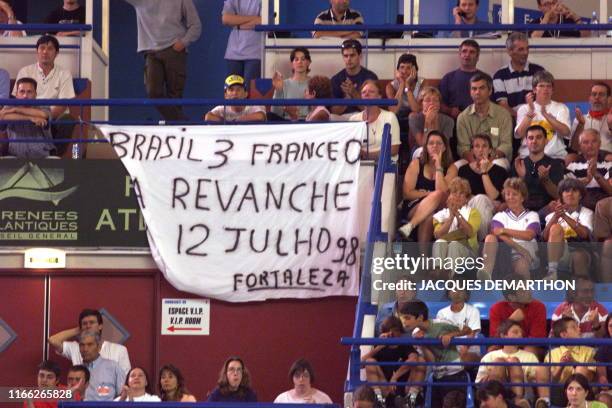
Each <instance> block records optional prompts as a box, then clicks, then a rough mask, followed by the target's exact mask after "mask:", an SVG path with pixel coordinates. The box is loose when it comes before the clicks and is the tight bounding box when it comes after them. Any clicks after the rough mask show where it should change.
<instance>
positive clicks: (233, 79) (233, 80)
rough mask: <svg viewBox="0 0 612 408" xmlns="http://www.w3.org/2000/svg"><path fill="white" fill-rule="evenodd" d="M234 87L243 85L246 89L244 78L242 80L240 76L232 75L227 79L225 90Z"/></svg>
mask: <svg viewBox="0 0 612 408" xmlns="http://www.w3.org/2000/svg"><path fill="white" fill-rule="evenodd" d="M232 85H241V86H243V87H244V78H242V77H241V76H240V75H230V76H228V77H227V78H225V89H227V88H229V87H230V86H232Z"/></svg>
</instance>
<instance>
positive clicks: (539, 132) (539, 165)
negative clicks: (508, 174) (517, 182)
mask: <svg viewBox="0 0 612 408" xmlns="http://www.w3.org/2000/svg"><path fill="white" fill-rule="evenodd" d="M526 139H527V149H528V150H529V155H528V156H527V157H525V159H521V158H520V157H517V158H516V160H515V161H514V169H513V175H514V176H518V177H521V178H522V179H523V180H525V183H526V184H527V190H528V191H529V196H528V197H527V200H526V201H525V207H527V208H528V209H530V210H533V211H538V213H539V214H540V218H541V219H543V218H544V216H545V215H546V214H548V212H549V211H548V209H547V206H548V204H550V202H551V201H552V200H556V199H557V198H559V193H558V191H557V184H559V181H561V179H563V173H564V169H563V162H562V161H561V160H556V159H553V158H551V157H548V156H547V155H545V154H544V146H545V145H546V130H545V129H544V128H543V127H542V126H540V125H533V126H530V127H528V128H527V136H526Z"/></svg>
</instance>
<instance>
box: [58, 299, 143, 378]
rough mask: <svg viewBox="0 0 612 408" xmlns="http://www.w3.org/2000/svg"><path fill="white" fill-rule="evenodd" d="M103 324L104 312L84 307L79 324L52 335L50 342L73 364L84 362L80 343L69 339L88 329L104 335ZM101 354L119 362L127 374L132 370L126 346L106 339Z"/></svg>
mask: <svg viewBox="0 0 612 408" xmlns="http://www.w3.org/2000/svg"><path fill="white" fill-rule="evenodd" d="M102 326H103V320H102V314H101V313H100V312H99V311H97V310H95V309H83V311H82V312H81V314H80V315H79V326H78V327H74V328H71V329H67V330H63V331H61V332H59V333H56V334H54V335H52V336H51V337H49V343H50V344H51V345H52V346H53V347H54V348H55V350H56V352H57V353H58V354H61V355H62V356H64V357H66V358H68V359H70V360H71V361H72V364H73V365H77V364H83V359H82V357H81V352H80V350H79V343H78V342H77V341H69V340H70V339H72V338H75V337H77V336H79V335H80V334H81V333H82V332H86V331H88V332H90V331H94V332H97V333H99V334H100V335H102ZM100 355H101V356H102V357H103V358H105V359H107V360H113V361H115V362H117V364H118V365H119V367H120V368H121V370H123V371H124V373H125V374H127V372H128V371H130V368H131V365H130V357H129V355H128V351H127V348H126V347H125V346H123V345H121V344H117V343H113V342H110V341H106V340H104V341H103V342H102V346H101V349H100Z"/></svg>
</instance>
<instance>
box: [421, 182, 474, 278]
mask: <svg viewBox="0 0 612 408" xmlns="http://www.w3.org/2000/svg"><path fill="white" fill-rule="evenodd" d="M448 193H449V194H448V198H447V200H446V208H444V209H442V210H440V211H438V212H436V213H435V214H434V215H433V223H434V230H433V235H434V238H435V239H436V241H435V242H434V243H433V246H432V251H431V252H432V256H433V257H434V258H436V259H446V258H451V259H453V260H456V259H459V258H463V259H465V258H473V257H475V256H476V253H477V252H478V238H477V236H476V233H477V231H478V228H479V227H480V214H478V210H476V209H474V208H472V207H470V206H469V205H468V202H469V200H470V198H471V196H472V191H471V190H470V183H468V182H467V180H465V179H462V178H460V177H456V178H454V179H452V180H451V181H450V183H448ZM450 272H452V271H445V274H444V275H443V276H445V277H448V273H450ZM455 274H459V272H457V268H455ZM455 277H456V275H455Z"/></svg>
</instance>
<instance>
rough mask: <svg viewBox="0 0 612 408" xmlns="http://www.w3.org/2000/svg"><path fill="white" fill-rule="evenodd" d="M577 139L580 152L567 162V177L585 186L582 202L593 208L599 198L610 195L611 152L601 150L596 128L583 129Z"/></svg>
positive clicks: (611, 184)
mask: <svg viewBox="0 0 612 408" xmlns="http://www.w3.org/2000/svg"><path fill="white" fill-rule="evenodd" d="M578 141H579V151H580V154H579V155H578V156H577V157H576V158H575V160H573V161H572V162H571V163H569V164H567V168H566V169H567V177H570V178H575V179H578V180H579V181H580V183H581V184H582V185H583V186H584V187H585V189H583V190H584V191H582V193H583V197H582V204H583V205H585V206H586V207H588V208H590V209H591V210H594V209H595V206H596V205H597V202H598V201H599V200H602V199H604V198H606V197H609V196H610V195H612V177H610V173H612V153H606V152H604V151H602V150H601V135H600V134H599V132H598V131H597V129H585V130H583V131H582V133H580V136H579V138H578Z"/></svg>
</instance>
